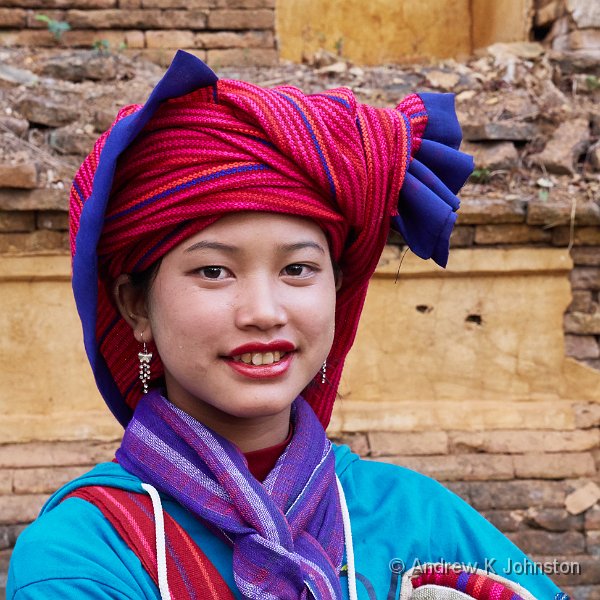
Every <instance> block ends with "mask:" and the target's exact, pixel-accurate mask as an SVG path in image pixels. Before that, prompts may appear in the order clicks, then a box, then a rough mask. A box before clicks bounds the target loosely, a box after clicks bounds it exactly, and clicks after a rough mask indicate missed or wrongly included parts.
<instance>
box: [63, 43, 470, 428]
mask: <svg viewBox="0 0 600 600" xmlns="http://www.w3.org/2000/svg"><path fill="white" fill-rule="evenodd" d="M447 100H448V99H447V98H446V101H447ZM433 104H435V102H433ZM434 112H435V111H434ZM449 114H450V117H451V118H450V121H449V122H450V125H451V127H450V133H448V131H447V129H446V130H444V128H443V127H442V128H440V127H439V126H437V125H436V122H435V121H436V119H438V120H440V121H441V122H443V121H444V119H442V118H441V117H439V118H438V117H437V116H435V117H433V119H432V116H433V115H432V111H431V110H430V109H429V107H426V106H425V104H424V101H423V99H422V97H421V96H418V95H416V94H413V95H411V96H408V97H407V98H406V99H405V100H404V101H403V102H402V103H401V104H400V105H399V106H398V107H397V108H396V109H381V108H372V107H370V106H367V105H364V104H360V103H358V102H357V101H356V98H355V97H354V95H353V93H352V92H351V91H350V90H348V89H345V88H339V89H334V90H330V91H328V92H324V93H322V94H313V95H305V94H303V93H302V92H301V91H300V90H298V89H296V88H293V87H277V88H273V89H263V88H260V87H258V86H255V85H252V84H250V83H246V82H243V81H230V80H216V77H215V76H214V74H212V72H211V71H210V70H209V69H208V68H207V67H206V66H205V65H204V64H203V63H201V62H200V61H199V60H198V59H195V58H194V57H192V56H191V55H188V54H186V53H182V52H180V53H178V55H177V57H176V59H175V60H174V62H173V64H172V66H171V68H170V69H169V71H168V72H167V74H166V75H165V77H164V78H163V80H162V81H161V82H160V83H159V85H158V86H157V88H156V89H155V90H154V92H153V94H152V96H151V97H150V99H149V100H148V102H147V103H146V105H144V106H143V107H141V106H128V107H126V108H124V109H123V110H121V112H120V113H119V115H118V116H117V119H116V121H115V123H114V124H113V126H112V128H111V129H110V130H109V131H108V132H107V133H105V134H104V135H103V136H102V137H101V138H100V139H99V140H98V142H97V143H96V145H95V147H94V150H93V151H92V153H91V154H90V156H88V158H87V159H86V161H85V162H84V163H83V165H82V166H81V168H80V170H79V171H78V173H77V176H76V177H75V180H74V183H73V188H72V191H71V229H72V236H71V242H72V251H73V256H74V258H73V260H74V263H73V271H74V283H73V285H74V290H75V296H76V300H77V304H78V308H79V311H80V314H81V317H82V321H83V325H84V338H85V341H86V350H87V352H88V356H89V357H90V361H91V363H92V367H93V369H94V372H95V375H96V379H97V382H98V385H99V388H100V391H101V392H102V394H103V395H104V397H105V399H106V401H107V403H108V404H109V406H110V407H111V409H112V410H113V412H114V413H115V415H116V416H117V417H118V418H119V420H120V421H121V422H122V423H123V424H126V423H127V421H128V420H129V418H130V416H131V414H132V410H133V408H134V407H135V405H136V403H137V401H138V399H139V397H140V394H141V386H140V385H139V382H138V379H137V376H138V373H137V367H136V358H137V353H138V351H139V347H138V343H137V342H136V341H135V339H134V337H133V335H132V333H131V329H130V328H129V326H128V325H127V324H126V323H125V321H124V320H123V319H122V318H121V317H120V315H119V313H118V311H117V309H116V308H115V306H114V303H113V302H112V301H111V286H112V282H113V281H114V279H115V278H116V277H117V276H118V275H119V274H121V273H129V272H136V271H142V270H144V269H146V268H148V267H150V266H151V265H152V264H153V263H155V261H156V260H158V259H159V258H160V257H162V256H164V255H165V254H166V253H167V252H168V251H169V250H170V249H172V248H173V247H174V246H176V245H177V244H179V243H180V242H181V241H183V240H184V239H186V238H187V237H189V236H190V235H192V234H194V233H196V232H198V231H199V230H201V229H203V228H204V227H206V226H208V225H209V224H211V223H213V222H214V221H215V220H216V219H218V218H219V217H220V216H221V215H224V214H230V213H232V212H239V211H249V210H253V211H267V212H278V213H285V214H291V215H297V216H302V217H308V218H310V219H313V220H314V221H316V222H317V223H318V224H319V225H320V227H321V228H322V229H323V230H324V232H325V233H326V235H327V237H328V240H329V243H330V246H331V248H330V249H331V252H332V255H333V257H334V259H335V260H336V261H337V262H338V264H339V265H340V267H341V269H342V272H343V283H342V287H341V289H340V291H339V292H338V297H337V305H336V330H335V331H336V332H335V338H334V342H333V347H332V349H331V352H330V355H329V357H328V360H327V362H328V379H329V382H328V383H327V384H325V385H320V384H319V385H315V386H309V387H308V388H307V389H306V390H305V392H304V395H305V398H306V399H307V400H308V402H309V403H310V404H311V406H312V407H313V409H314V411H315V413H316V414H317V416H318V417H319V418H320V420H321V422H322V423H323V425H324V426H326V425H327V423H328V422H329V419H330V415H331V410H332V407H333V401H334V399H335V395H336V391H337V387H338V384H339V380H340V376H341V373H342V367H343V364H344V359H345V357H346V355H347V353H348V351H349V350H350V347H351V345H352V342H353V341H354V337H355V334H356V329H357V326H358V320H359V316H360V313H361V310H362V306H363V302H364V299H365V295H366V291H367V285H368V282H369V278H370V277H371V275H372V273H373V271H374V269H375V267H376V265H377V262H378V259H379V257H380V255H381V251H382V249H383V246H384V244H385V242H386V239H387V234H388V231H389V228H390V223H391V222H392V221H395V224H396V225H397V227H398V228H399V229H400V231H401V232H402V233H403V234H404V236H405V238H406V239H407V241H408V242H409V244H410V245H411V246H412V247H413V249H415V251H416V252H417V253H418V254H420V255H427V254H428V255H429V256H432V255H433V257H434V258H437V260H438V262H445V256H446V255H447V247H448V236H449V233H450V230H451V227H452V224H453V223H454V213H453V210H454V209H455V208H457V206H458V201H457V199H456V197H455V196H454V193H455V192H456V191H458V188H459V187H460V185H462V183H463V182H464V180H465V179H466V177H467V176H468V174H469V173H470V167H471V162H470V160H468V159H465V158H464V157H465V155H462V154H460V153H458V152H456V151H455V150H453V149H451V148H448V147H447V145H450V146H454V147H457V146H458V143H459V142H460V130H459V129H457V124H456V120H455V117H454V116H453V112H450V113H449ZM446 121H448V118H447V117H446ZM426 128H427V132H428V133H430V132H433V133H434V134H435V132H436V131H438V132H441V133H439V134H438V135H437V137H438V140H435V139H434V138H435V135H434V136H432V135H424V134H425V132H426ZM457 131H458V140H457V139H456V138H457ZM444 137H445V138H447V139H443V138H444ZM426 138H429V139H426ZM432 138H433V139H432ZM428 144H429V146H428ZM431 144H433V146H431ZM420 150H421V151H424V154H425V155H426V160H425V161H423V163H420V162H418V161H416V160H414V156H415V155H417V153H419V152H420ZM427 156H429V158H427ZM444 160H445V163H444ZM426 162H429V163H431V164H429V165H427V166H425V164H424V163H426ZM413 163H414V164H413ZM440 164H442V166H441V168H442V169H443V168H444V164H446V166H449V165H452V168H451V173H450V174H449V175H448V177H446V178H445V179H448V178H449V180H450V181H444V176H443V174H441V173H440V172H439V170H440ZM436 165H437V166H436ZM412 166H414V167H415V169H412V170H416V172H415V173H414V174H412V173H411V172H410V170H411V169H410V168H409V167H412ZM457 169H458V170H459V172H457ZM419 170H420V171H422V172H420V173H419ZM436 171H437V172H436ZM401 189H402V190H403V194H404V192H406V193H405V194H404V195H405V196H406V201H405V203H404V204H405V205H406V211H405V213H406V214H405V215H403V214H402V206H403V201H402V195H401V193H400V192H401ZM399 207H400V211H401V212H400V214H399V212H398V211H399ZM414 223H416V224H417V225H414ZM411 238H413V240H412V244H411ZM429 256H427V257H429ZM90 288H92V289H90ZM155 356H156V354H155ZM159 363H160V359H158V360H157V361H156V363H154V361H153V369H152V371H153V378H154V377H160V376H161V375H162V368H161V366H160V364H159Z"/></svg>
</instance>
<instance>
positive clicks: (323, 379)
mask: <svg viewBox="0 0 600 600" xmlns="http://www.w3.org/2000/svg"><path fill="white" fill-rule="evenodd" d="M326 375H327V361H326V360H325V361H323V364H322V365H321V383H322V384H323V383H325V376H326Z"/></svg>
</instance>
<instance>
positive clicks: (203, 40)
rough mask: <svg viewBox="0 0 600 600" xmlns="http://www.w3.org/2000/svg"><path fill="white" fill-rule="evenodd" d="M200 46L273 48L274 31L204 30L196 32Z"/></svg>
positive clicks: (197, 44)
mask: <svg viewBox="0 0 600 600" xmlns="http://www.w3.org/2000/svg"><path fill="white" fill-rule="evenodd" d="M195 40H196V46H198V47H199V48H273V47H274V46H275V38H274V36H273V32H272V31H245V32H242V33H238V32H234V31H202V32H200V33H197V34H196V37H195Z"/></svg>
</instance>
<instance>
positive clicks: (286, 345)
mask: <svg viewBox="0 0 600 600" xmlns="http://www.w3.org/2000/svg"><path fill="white" fill-rule="evenodd" d="M295 349H296V346H294V344H292V342H288V341H287V340H273V341H272V342H269V343H267V344H265V343H264V342H249V343H247V344H242V345H241V346H238V347H237V348H234V349H233V350H232V351H231V352H230V353H229V355H228V356H241V355H242V354H248V353H252V352H261V353H262V354H264V353H265V352H293V351H294V350H295Z"/></svg>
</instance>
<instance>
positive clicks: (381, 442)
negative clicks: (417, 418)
mask: <svg viewBox="0 0 600 600" xmlns="http://www.w3.org/2000/svg"><path fill="white" fill-rule="evenodd" d="M368 437H369V445H370V447H371V456H393V455H399V454H401V455H407V456H412V455H427V454H446V453H447V452H448V435H447V434H446V433H445V432H444V431H423V432H389V431H372V432H369V433H368Z"/></svg>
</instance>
